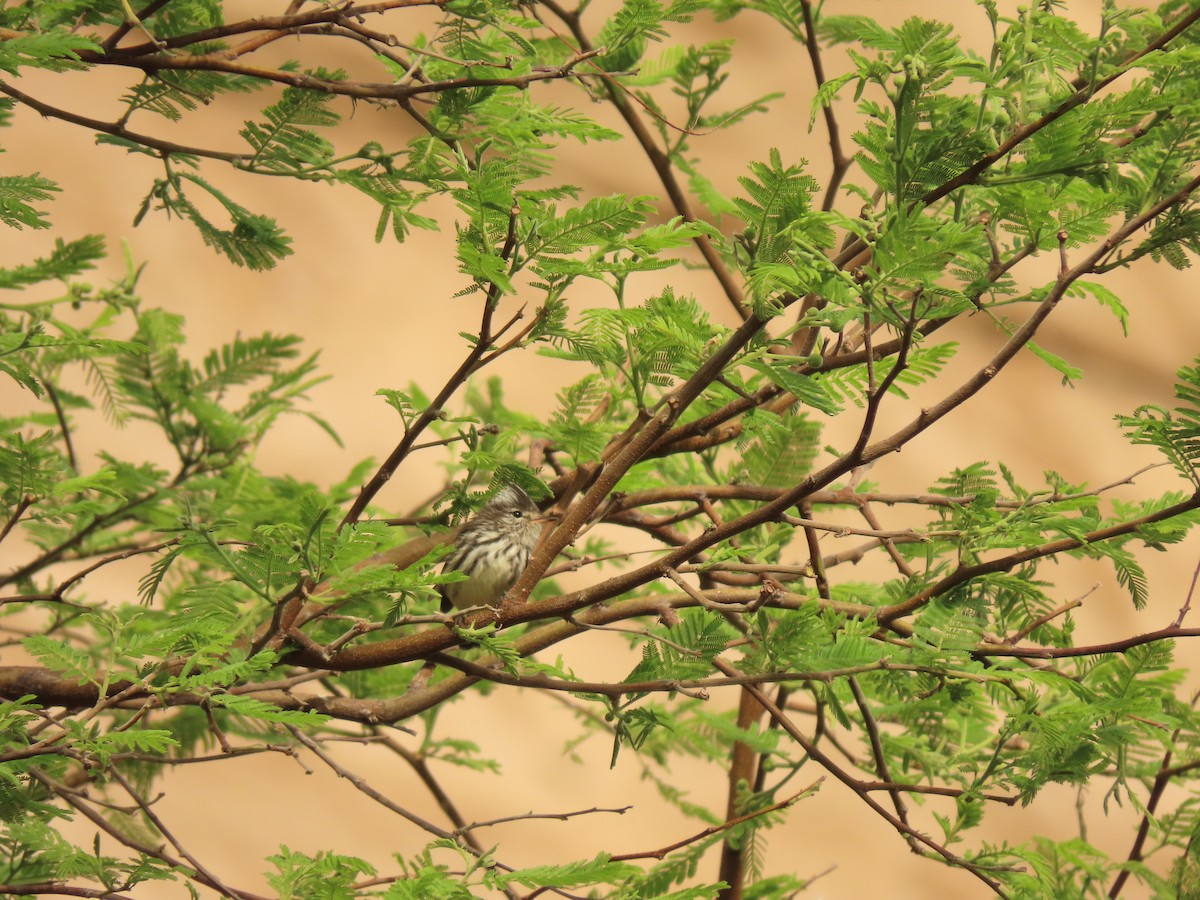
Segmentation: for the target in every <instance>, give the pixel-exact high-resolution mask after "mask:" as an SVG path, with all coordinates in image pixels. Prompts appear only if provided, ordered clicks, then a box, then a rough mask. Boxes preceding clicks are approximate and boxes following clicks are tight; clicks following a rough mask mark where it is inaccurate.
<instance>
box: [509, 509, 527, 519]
mask: <svg viewBox="0 0 1200 900" xmlns="http://www.w3.org/2000/svg"><path fill="white" fill-rule="evenodd" d="M524 515H525V513H523V512H521V511H520V510H519V509H514V510H513V511H512V517H513V518H514V519H519V518H521V517H522V516H524Z"/></svg>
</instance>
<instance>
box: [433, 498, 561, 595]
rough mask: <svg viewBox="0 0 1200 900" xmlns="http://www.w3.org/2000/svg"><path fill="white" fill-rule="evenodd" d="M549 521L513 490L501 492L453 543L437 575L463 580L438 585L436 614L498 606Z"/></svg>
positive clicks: (527, 500) (534, 504) (534, 506)
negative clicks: (454, 574)
mask: <svg viewBox="0 0 1200 900" xmlns="http://www.w3.org/2000/svg"><path fill="white" fill-rule="evenodd" d="M550 518H551V517H549V516H543V515H542V514H541V513H540V511H539V510H538V507H537V504H536V503H534V502H533V500H532V499H531V498H530V496H529V495H528V494H527V493H525V491H523V490H522V489H521V488H520V487H518V486H517V485H515V484H508V485H505V486H504V487H502V488H501V489H500V490H499V491H498V492H497V493H496V495H495V496H494V497H492V499H491V500H489V501H488V502H487V503H485V504H484V505H483V506H482V507H481V508H480V510H479V511H478V512H477V513H475V515H474V516H472V517H471V519H470V520H469V521H468V522H467V524H466V525H464V526H463V527H462V530H461V531H459V533H458V537H457V538H455V540H454V549H453V550H452V551H451V552H450V555H449V556H448V557H447V558H446V562H445V563H444V564H443V566H442V572H443V573H444V572H461V573H462V574H464V575H466V576H467V580H466V581H455V582H451V583H448V584H440V585H438V593H439V594H441V595H442V605H441V609H442V612H449V611H450V609H451V607H457V608H458V609H469V608H471V607H475V606H497V605H499V603H500V600H501V598H503V597H504V595H505V594H507V593H508V590H509V588H511V587H512V586H513V585H514V584H516V582H517V579H518V578H519V577H520V575H521V573H522V572H523V571H525V566H526V565H528V564H529V557H530V554H532V553H533V546H534V544H536V543H537V539H538V536H539V535H540V534H541V532H542V525H543V523H545V522H547V521H549V520H550Z"/></svg>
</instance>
